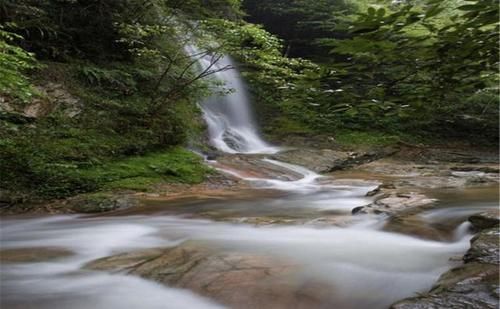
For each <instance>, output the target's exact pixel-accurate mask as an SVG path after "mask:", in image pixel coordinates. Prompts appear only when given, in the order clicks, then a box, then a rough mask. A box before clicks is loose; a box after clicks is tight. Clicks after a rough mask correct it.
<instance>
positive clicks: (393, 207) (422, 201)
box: [352, 192, 436, 215]
mask: <svg viewBox="0 0 500 309" xmlns="http://www.w3.org/2000/svg"><path fill="white" fill-rule="evenodd" d="M435 201H436V200H435V199H431V198H428V197H427V196H426V195H424V194H421V193H417V192H409V193H395V192H393V193H388V194H384V195H382V196H381V197H380V198H379V199H378V200H376V201H375V202H373V203H371V204H369V205H366V206H362V207H361V208H360V207H357V208H355V209H353V211H352V212H353V214H369V213H373V214H388V215H392V214H394V213H396V212H399V211H402V210H406V209H410V208H415V207H423V206H429V205H432V204H433V203H434V202H435Z"/></svg>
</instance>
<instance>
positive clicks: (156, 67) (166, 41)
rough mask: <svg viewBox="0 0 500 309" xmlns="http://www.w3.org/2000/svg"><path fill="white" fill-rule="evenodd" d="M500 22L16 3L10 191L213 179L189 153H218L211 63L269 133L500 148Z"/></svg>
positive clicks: (6, 22) (476, 11) (248, 6)
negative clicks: (200, 105) (211, 149)
mask: <svg viewBox="0 0 500 309" xmlns="http://www.w3.org/2000/svg"><path fill="white" fill-rule="evenodd" d="M259 24H262V26H260V25H259ZM498 27H499V26H498V3H497V1H495V0H447V1H435V0H428V1H427V0H420V1H416V0H415V1H410V0H408V1H397V2H396V1H368V0H363V1H354V0H318V1H310V0H276V1H267V0H244V1H239V0H189V1H187V0H183V1H182V0H181V1H179V0H112V1H104V0H57V1H49V0H42V1H40V0H4V1H2V2H1V3H0V174H1V175H2V177H1V178H0V191H1V190H8V191H15V192H20V193H21V196H22V194H28V196H30V197H31V196H34V195H35V196H40V197H43V198H52V197H64V196H69V195H73V194H76V193H80V192H88V191H94V190H98V189H102V188H130V187H131V186H130V184H131V183H138V184H139V185H138V186H139V187H140V184H141V183H145V184H149V183H151V182H155V181H183V182H197V181H200V180H201V179H202V177H203V173H204V172H206V169H205V168H203V167H202V165H201V163H200V162H199V160H197V159H196V158H195V157H194V156H193V155H192V154H190V153H188V152H186V151H181V150H179V148H177V146H179V145H187V144H192V145H193V144H194V145H195V146H197V147H204V146H203V145H201V144H202V143H201V142H200V141H201V140H202V139H203V131H204V127H203V123H202V121H200V119H199V118H200V117H199V111H198V109H197V106H196V103H197V102H199V101H200V100H201V99H202V98H203V97H205V96H207V95H209V94H210V93H211V92H213V91H217V90H216V89H220V87H214V86H220V85H213V84H212V82H211V81H210V79H209V78H207V77H209V76H210V75H211V74H213V73H214V69H208V70H205V71H201V72H200V71H199V69H198V68H197V64H196V61H195V60H196V58H200V57H202V56H204V55H207V54H211V55H212V61H213V62H216V61H217V60H218V59H219V58H220V55H221V54H222V53H229V54H231V55H233V56H234V57H235V58H236V59H237V60H238V61H239V62H240V64H241V67H242V69H243V71H244V75H245V77H246V79H247V81H248V82H249V83H250V85H251V90H252V93H253V95H254V99H255V106H256V108H257V109H259V113H258V114H259V115H260V116H261V119H260V120H261V123H262V125H263V126H264V129H265V132H266V133H268V134H269V136H271V137H273V136H274V137H276V136H280V135H289V134H314V135H317V134H325V135H339V132H343V131H348V133H346V134H345V135H344V136H353V135H352V133H351V132H352V131H353V130H354V131H363V132H375V131H377V133H376V134H377V136H382V139H384V140H386V139H387V138H386V136H403V135H404V136H408V135H409V136H411V137H412V138H413V137H414V136H419V137H420V136H423V137H429V136H434V137H439V138H441V137H445V138H451V137H459V138H460V139H465V140H474V141H476V142H477V141H482V142H487V143H497V141H498V130H497V127H498ZM271 33H272V34H271ZM192 43H195V44H196V45H197V46H198V48H199V53H196V54H194V55H189V53H190V52H189V51H188V49H186V46H187V45H189V44H192ZM193 115H195V116H194V117H193ZM363 134H365V133H363ZM363 134H361V135H358V136H364V135H363ZM478 137H480V138H478ZM338 140H342V138H341V136H339V138H338ZM159 158H161V160H166V161H165V162H163V163H160V162H159ZM120 162H122V163H123V164H125V165H126V166H128V167H129V168H124V169H123V170H121V171H120V172H117V169H116V168H115V167H116V166H121V165H120V164H122V163H120ZM194 171H200V173H195V172H194ZM132 187H133V186H132Z"/></svg>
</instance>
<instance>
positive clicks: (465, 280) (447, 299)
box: [391, 214, 500, 309]
mask: <svg viewBox="0 0 500 309" xmlns="http://www.w3.org/2000/svg"><path fill="white" fill-rule="evenodd" d="M482 216H484V217H486V218H488V217H489V215H487V214H486V215H485V214H481V215H475V216H473V217H475V218H476V219H472V220H470V221H471V222H476V223H475V224H476V225H475V227H476V228H479V227H482V226H490V228H487V229H482V230H481V231H480V232H479V233H478V234H477V235H476V236H474V237H473V238H472V239H471V248H470V249H469V250H468V251H467V253H466V254H465V256H464V258H463V260H464V262H465V264H463V265H461V266H459V267H456V268H454V269H451V270H449V271H448V272H446V273H444V274H443V275H442V276H441V277H440V278H439V280H438V282H437V283H436V285H435V286H434V287H433V288H432V289H431V291H429V292H428V293H426V294H423V295H421V296H418V297H413V298H408V299H405V300H402V301H400V302H398V303H396V304H394V305H392V306H391V308H393V309H424V308H436V309H438V308H471V309H476V308H477V309H480V308H481V309H482V308H491V309H496V308H498V307H499V296H500V295H499V293H498V291H499V284H498V273H499V264H498V263H499V243H498V239H499V235H500V233H499V230H498V221H496V223H495V221H493V220H492V218H489V219H487V220H485V221H483V220H484V219H478V218H481V217H482ZM471 218H472V217H471ZM490 220H492V221H490ZM484 222H486V225H483V224H484ZM473 224H474V223H473ZM493 224H496V225H495V227H491V225H493Z"/></svg>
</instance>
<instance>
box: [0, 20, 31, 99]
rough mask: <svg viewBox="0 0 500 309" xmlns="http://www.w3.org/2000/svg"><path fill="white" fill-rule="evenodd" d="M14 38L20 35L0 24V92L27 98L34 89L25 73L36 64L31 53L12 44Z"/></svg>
mask: <svg viewBox="0 0 500 309" xmlns="http://www.w3.org/2000/svg"><path fill="white" fill-rule="evenodd" d="M15 39H17V40H19V39H21V37H20V36H19V35H17V34H14V33H11V32H8V31H5V30H4V28H3V27H2V26H0V94H4V95H9V96H12V97H15V98H19V99H21V100H27V99H29V98H30V97H32V96H33V94H34V90H33V87H32V86H31V83H30V81H29V79H28V78H27V77H26V75H25V74H26V72H27V71H28V70H33V69H35V68H37V67H38V64H37V62H36V60H35V58H34V56H33V54H31V53H28V52H26V51H25V50H24V49H22V48H20V47H18V46H16V45H14V44H13V41H14V40H15Z"/></svg>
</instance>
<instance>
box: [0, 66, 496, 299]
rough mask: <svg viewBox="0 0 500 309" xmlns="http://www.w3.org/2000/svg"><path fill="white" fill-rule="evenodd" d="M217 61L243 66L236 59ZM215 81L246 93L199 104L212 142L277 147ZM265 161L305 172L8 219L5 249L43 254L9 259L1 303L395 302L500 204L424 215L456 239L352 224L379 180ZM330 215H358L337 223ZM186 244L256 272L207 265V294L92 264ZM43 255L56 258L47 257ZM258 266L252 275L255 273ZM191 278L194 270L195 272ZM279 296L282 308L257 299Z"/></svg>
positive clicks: (236, 81)
mask: <svg viewBox="0 0 500 309" xmlns="http://www.w3.org/2000/svg"><path fill="white" fill-rule="evenodd" d="M207 65H209V60H207V59H201V60H200V66H201V67H202V68H203V67H204V66H207ZM217 65H221V66H224V65H233V63H232V61H231V59H230V58H228V57H226V58H224V59H223V61H222V62H221V63H220V64H217ZM216 78H218V79H220V80H222V81H225V82H226V84H227V85H228V86H229V87H232V88H234V89H235V90H236V91H235V92H234V93H232V94H230V95H229V96H225V97H213V98H211V99H209V100H208V101H207V102H205V103H203V104H202V105H201V107H202V109H203V113H204V115H205V119H206V121H207V124H208V128H209V134H210V140H211V141H212V144H213V146H214V147H216V148H218V149H219V150H220V151H224V152H228V153H261V154H267V153H274V152H277V151H279V148H278V147H274V146H272V145H269V144H268V143H266V142H265V141H263V140H262V139H261V137H260V135H259V133H258V130H257V126H256V125H255V121H254V120H253V117H252V115H251V112H250V111H251V109H250V107H249V101H250V100H249V99H248V96H247V95H246V91H245V89H244V87H245V85H244V83H243V81H242V80H241V78H240V77H239V74H238V72H237V71H236V70H230V71H224V72H218V73H217V74H216ZM264 160H265V162H266V163H268V164H274V165H276V166H278V167H280V168H282V169H284V170H288V171H290V173H291V174H294V175H300V177H298V179H296V180H289V179H280V178H275V179H270V178H258V177H245V176H244V171H234V170H231V171H228V170H224V169H223V168H219V169H220V170H221V171H222V172H226V173H229V174H232V175H233V176H236V177H240V178H242V179H243V180H245V181H246V182H248V183H250V184H251V186H252V187H253V189H252V191H251V192H250V194H248V193H247V194H246V195H247V196H250V198H248V197H246V198H236V197H234V198H233V197H225V198H220V199H204V198H201V199H196V198H188V199H180V200H173V201H161V200H159V201H150V202H145V206H144V207H142V208H141V209H138V210H137V209H129V210H124V211H122V212H120V211H118V212H116V213H111V214H106V215H92V216H91V215H58V216H42V217H11V218H4V219H3V220H2V224H1V228H0V229H1V248H2V250H5V251H7V252H8V251H9V250H10V251H11V252H14V254H16V252H17V254H18V255H20V256H21V257H22V256H23V255H27V256H30V254H32V255H33V254H34V255H35V258H29V259H25V260H18V261H11V262H3V263H1V265H0V273H1V275H2V280H1V283H0V293H1V300H0V305H1V307H2V308H42V309H44V308H71V309H80V308H82V309H83V308H97V309H109V308H130V309H132V308H146V309H149V308H195V309H196V308H225V307H227V308H229V307H235V308H257V307H259V308H261V307H262V308H265V307H267V308H290V305H294V304H297V306H292V307H296V308H333V307H334V308H375V309H376V308H387V307H388V306H390V304H392V303H393V302H395V301H397V300H399V299H402V298H405V297H408V296H412V295H416V293H418V292H424V291H427V290H428V289H429V288H431V287H432V285H433V283H434V282H435V281H436V280H437V279H438V277H439V276H440V274H442V273H443V272H445V271H446V270H448V269H449V268H451V267H453V266H454V265H457V264H458V263H459V262H457V257H460V256H461V255H463V254H464V252H465V251H466V250H467V249H468V247H469V240H470V238H471V237H472V235H471V234H470V232H469V229H468V223H467V217H468V216H469V215H470V214H473V213H475V212H479V211H482V210H485V209H490V208H495V207H497V205H496V201H495V199H494V198H493V197H489V196H485V197H479V198H477V199H472V200H464V199H462V198H461V196H462V194H463V192H459V191H457V192H451V193H449V194H448V195H447V196H443V197H442V198H441V201H440V202H439V203H438V204H437V205H436V206H435V207H434V208H432V209H427V210H423V211H422V212H421V213H418V214H417V215H416V216H418V219H419V220H420V221H421V222H422V224H426V225H429V226H439V229H438V233H442V234H443V235H444V236H447V237H444V238H443V239H445V238H446V239H448V240H432V239H426V238H423V237H420V235H418V234H413V235H412V234H411V233H398V232H390V231H388V230H387V229H386V225H387V224H388V221H389V220H390V218H386V217H381V216H369V215H366V216H360V217H357V219H356V220H352V216H351V211H352V209H353V208H355V207H357V206H363V205H366V204H369V203H370V202H372V198H371V197H367V196H366V193H367V192H369V191H371V190H373V189H374V188H375V187H376V186H377V183H376V182H364V183H359V184H352V185H339V184H335V183H334V182H331V181H330V180H331V179H329V178H328V177H323V176H321V175H318V174H316V173H314V172H312V171H309V170H307V169H305V168H303V167H300V166H295V165H291V164H287V163H283V162H278V161H273V160H269V159H264ZM207 164H214V166H216V165H215V163H214V162H207ZM325 217H326V218H329V219H331V220H333V221H335V220H336V219H338V218H347V219H348V220H346V221H345V222H344V223H343V224H329V221H328V220H327V221H326V222H325V221H324V220H323V219H324V218H325ZM249 218H252V219H253V220H254V221H251V220H249ZM259 220H262V221H265V222H266V224H259ZM186 244H189V245H190V246H194V247H195V248H198V247H204V248H205V247H208V248H210V249H211V250H213V251H214V252H216V253H207V255H208V256H210V255H211V254H212V255H221V254H222V255H223V256H224V257H234V256H236V257H238V259H236V260H237V261H239V262H238V263H240V264H243V266H245V265H247V264H249V265H251V267H250V266H247V267H246V268H245V267H242V266H241V265H240V264H237V269H238V271H243V273H241V274H239V275H238V274H236V275H235V274H232V275H233V276H235V277H231V278H233V279H234V278H236V281H231V280H229V279H227V281H224V280H226V279H224V280H219V281H217V280H218V279H217V278H219V277H220V276H219V277H217V276H215V278H216V279H214V278H213V276H214V275H213V274H214V272H215V273H216V274H219V273H217V272H216V271H215V270H214V272H212V273H210V270H211V269H210V267H208V266H210V265H212V267H214V269H219V268H217V267H220V265H218V264H217V263H216V262H213V263H212V264H210V263H208V264H207V265H208V266H207V267H204V269H203V270H199V271H201V274H197V273H195V274H194V275H193V276H195V278H199V280H201V281H203V280H205V279H207V277H208V276H212V277H210V278H211V279H210V280H208V279H207V280H208V281H210V283H212V282H216V284H219V285H220V286H218V287H219V288H220V289H218V290H217V292H213V291H214V290H209V289H205V290H201V292H200V289H197V288H192V286H190V284H188V283H186V284H184V285H182V284H180V285H179V286H171V285H168V284H161V283H160V282H161V280H159V279H158V280H156V281H159V282H155V280H147V279H144V278H141V277H140V276H135V275H130V274H128V273H127V271H125V270H124V269H122V270H121V271H113V270H110V271H99V270H95V269H92V268H91V267H88V265H89V263H90V264H91V263H93V262H94V261H96V260H98V259H102V258H106V257H110V256H115V255H117V254H120V253H126V252H141V251H144V250H150V249H152V248H176V247H179V246H185V245H186ZM16 250H17V251H16ZM44 252H45V253H51V252H52V253H53V254H54V256H52V257H51V258H43V255H44V254H43V253H44ZM210 252H212V251H210ZM207 259H208V261H212V260H210V257H208V258H206V259H205V260H207ZM241 261H243V262H241ZM264 261H265V262H264ZM268 261H271V262H268ZM245 263H247V264H245ZM259 263H260V264H259ZM261 264H263V265H264V264H265V267H264V266H262V267H261V266H260V265H261ZM238 267H239V268H238ZM259 267H261V268H266V269H268V271H267V270H266V272H265V274H264V275H265V276H264V275H263V276H264V277H263V278H264V279H261V277H258V278H254V277H252V276H251V275H249V274H252V275H253V274H255V273H256V272H254V270H255V269H259ZM248 269H250V270H249V271H251V272H249V273H247V272H245V271H247V270H248ZM164 271H165V272H172V269H167V270H164ZM183 271H185V272H186V270H183ZM190 274H191V273H190V270H187V275H186V276H189V275H190ZM258 274H259V276H260V274H261V273H258ZM270 274H271V275H270ZM219 275H220V274H219ZM155 278H156V277H155ZM155 278H153V279H155ZM158 278H159V277H158ZM226 278H227V277H226ZM181 281H182V280H181ZM181 281H179V282H181ZM195 281H196V280H195ZM208 281H207V282H208ZM235 282H236V283H235ZM243 283H244V284H243ZM193 284H194V283H191V285H193ZM213 284H215V283H213ZM209 287H210V285H209ZM256 287H257V288H256ZM210 291H212V292H210ZM225 291H226V292H227V293H229V294H230V295H228V294H224V292H225ZM290 291H291V292H290ZM259 293H260V294H259ZM291 294H293V297H295V298H293V299H292V300H291V298H290V297H291V296H290V295H291ZM260 295H263V296H262V298H261V299H260V300H259V299H258V298H259V296H260ZM297 295H299V296H297ZM300 295H302V296H303V298H301V297H302V296H300ZM304 295H305V296H304ZM311 295H312V296H311ZM307 297H309V298H310V299H306V298H307ZM270 299H272V304H270V303H264V304H263V303H259V301H263V302H267V301H269V300H270ZM304 299H306V300H304ZM235 304H237V305H235ZM301 304H302V305H301ZM267 305H268V306H267Z"/></svg>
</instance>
